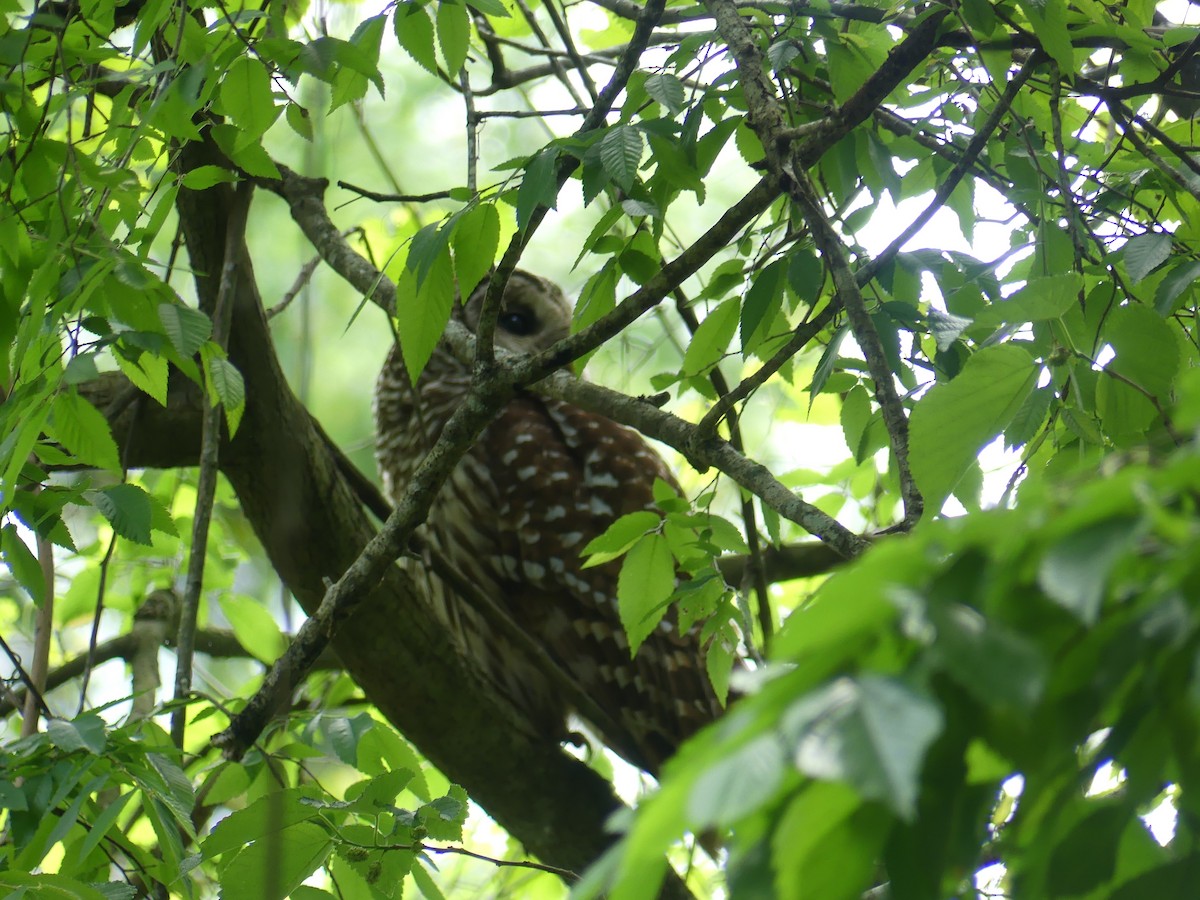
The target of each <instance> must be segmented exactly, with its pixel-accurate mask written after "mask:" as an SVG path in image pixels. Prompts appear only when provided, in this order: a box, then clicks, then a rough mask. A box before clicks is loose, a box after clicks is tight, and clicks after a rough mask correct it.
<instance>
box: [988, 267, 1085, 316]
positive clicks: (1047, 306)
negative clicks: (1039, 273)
mask: <svg viewBox="0 0 1200 900" xmlns="http://www.w3.org/2000/svg"><path fill="white" fill-rule="evenodd" d="M1082 285H1083V278H1082V276H1081V275H1079V274H1078V273H1076V272H1068V273H1067V274H1065V275H1049V276H1046V277H1045V278H1030V279H1029V281H1028V282H1027V283H1026V285H1025V287H1023V288H1021V290H1019V291H1017V292H1016V293H1015V294H1013V295H1012V296H1011V297H1008V298H1006V299H1004V300H1001V301H998V302H996V303H993V304H992V305H991V306H989V307H987V308H986V309H984V310H983V311H981V312H980V313H979V315H978V316H976V317H975V322H976V323H977V324H979V325H986V326H988V327H990V328H995V327H997V326H999V325H1003V324H1012V325H1021V324H1024V323H1026V322H1042V321H1045V320H1047V319H1057V318H1060V317H1061V316H1063V315H1064V314H1066V312H1067V311H1068V310H1070V309H1071V308H1072V307H1073V306H1075V305H1076V304H1077V303H1078V301H1079V290H1080V288H1081V287H1082Z"/></svg>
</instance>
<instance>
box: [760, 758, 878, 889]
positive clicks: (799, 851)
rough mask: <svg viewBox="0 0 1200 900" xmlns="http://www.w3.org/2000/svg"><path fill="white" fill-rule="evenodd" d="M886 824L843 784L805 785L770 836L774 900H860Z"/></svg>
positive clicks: (872, 872)
mask: <svg viewBox="0 0 1200 900" xmlns="http://www.w3.org/2000/svg"><path fill="white" fill-rule="evenodd" d="M889 824H890V823H889V819H888V817H887V816H886V815H884V814H883V812H882V810H880V809H879V808H878V807H872V806H870V805H868V804H865V803H863V800H862V798H861V797H860V796H859V795H858V794H856V793H855V792H854V791H852V790H851V789H850V788H848V787H846V786H845V785H842V784H836V783H828V782H823V781H814V782H812V783H811V784H808V785H805V787H804V788H803V789H802V790H800V791H799V792H798V793H797V794H796V795H795V797H793V798H792V800H791V802H790V803H789V804H788V806H787V808H786V809H785V810H784V812H783V815H782V816H781V817H780V819H779V823H778V825H777V826H776V828H775V831H774V834H773V835H772V836H771V846H772V861H773V866H772V867H773V868H774V870H775V879H776V882H775V884H776V893H775V896H776V897H781V898H782V897H791V898H803V897H861V896H862V895H863V893H864V891H865V890H866V888H867V887H868V886H869V885H870V884H871V883H872V882H871V878H872V877H873V876H874V875H875V866H876V865H877V860H878V858H879V854H880V852H881V851H882V849H883V842H884V839H885V837H886V836H887V834H888V825H889Z"/></svg>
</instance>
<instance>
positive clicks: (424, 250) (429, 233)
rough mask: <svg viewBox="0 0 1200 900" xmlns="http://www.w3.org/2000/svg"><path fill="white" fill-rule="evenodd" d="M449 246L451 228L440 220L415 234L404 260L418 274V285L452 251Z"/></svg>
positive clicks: (418, 285) (422, 282)
mask: <svg viewBox="0 0 1200 900" xmlns="http://www.w3.org/2000/svg"><path fill="white" fill-rule="evenodd" d="M449 248H450V232H449V229H446V228H443V227H442V223H440V222H432V223H430V224H429V225H425V226H424V227H422V228H421V230H420V231H418V232H417V233H416V234H414V235H413V239H412V241H411V242H410V243H409V245H408V256H407V257H406V258H405V260H404V265H405V267H406V268H408V269H409V271H411V272H412V273H413V274H415V275H416V276H417V281H416V286H417V287H418V288H420V287H421V285H423V284H424V283H425V279H426V278H427V277H429V270H430V269H431V268H432V267H433V265H434V263H436V262H437V261H438V259H439V258H440V257H442V256H443V255H445V254H448V253H449V252H450V250H449ZM472 287H473V285H472ZM467 290H469V288H467Z"/></svg>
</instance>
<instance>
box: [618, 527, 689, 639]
mask: <svg viewBox="0 0 1200 900" xmlns="http://www.w3.org/2000/svg"><path fill="white" fill-rule="evenodd" d="M674 590H675V558H674V557H673V556H672V555H671V548H670V546H669V545H668V544H667V539H666V538H665V537H663V536H662V535H661V534H647V535H645V536H644V537H642V539H641V540H639V541H638V542H637V543H636V544H634V545H633V548H632V549H631V550H630V551H629V552H628V553H627V554H626V555H625V561H624V562H623V563H622V564H621V574H620V577H619V578H618V579H617V605H618V608H619V610H620V613H621V625H622V627H624V629H625V633H626V635H628V637H629V653H630V656H631V657H632V656H633V655H634V654H635V653H637V649H638V647H640V646H641V645H642V641H644V640H645V639H646V638H647V637H649V635H650V632H652V631H653V630H654V629H655V627H656V626H657V625H658V623H659V621H660V620H661V619H662V617H663V615H664V614H665V613H666V611H667V600H668V599H670V597H671V594H672V593H673V592H674Z"/></svg>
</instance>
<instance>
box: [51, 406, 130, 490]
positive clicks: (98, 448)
mask: <svg viewBox="0 0 1200 900" xmlns="http://www.w3.org/2000/svg"><path fill="white" fill-rule="evenodd" d="M50 423H51V426H52V427H53V430H54V436H55V438H56V439H57V440H58V442H59V443H60V444H62V445H63V447H65V448H66V450H67V451H68V452H69V453H70V454H71V455H72V456H74V457H75V458H76V459H77V460H79V462H81V463H83V464H84V465H85V466H95V467H96V468H98V469H109V470H111V471H116V472H119V471H120V470H121V454H120V452H119V451H118V450H117V442H116V441H114V440H113V436H112V431H111V430H110V428H109V425H108V420H107V419H105V418H104V414H103V413H101V412H100V410H98V409H96V407H94V406H92V404H90V403H88V402H87V401H86V400H84V399H83V398H82V397H80V396H79V395H78V394H77V393H75V391H73V390H72V391H63V392H61V393H59V394H56V395H55V397H54V402H53V405H52V406H51V410H50Z"/></svg>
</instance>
